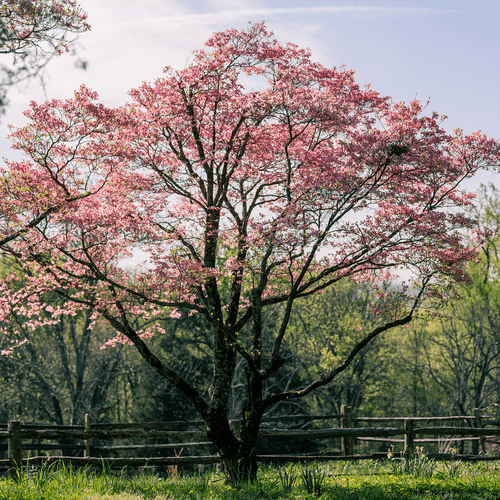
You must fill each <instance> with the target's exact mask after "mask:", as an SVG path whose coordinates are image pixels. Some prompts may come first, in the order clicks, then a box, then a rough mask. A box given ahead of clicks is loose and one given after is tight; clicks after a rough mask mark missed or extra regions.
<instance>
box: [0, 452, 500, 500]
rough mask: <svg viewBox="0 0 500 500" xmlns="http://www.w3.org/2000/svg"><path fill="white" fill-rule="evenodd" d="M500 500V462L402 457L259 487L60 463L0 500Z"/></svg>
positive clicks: (287, 475) (270, 480)
mask: <svg viewBox="0 0 500 500" xmlns="http://www.w3.org/2000/svg"><path fill="white" fill-rule="evenodd" d="M281 498H284V499H293V500H298V499H306V500H307V499H316V498H321V499H335V500H399V499H419V500H420V499H426V500H433V499H442V500H450V499H457V500H459V499H460V500H467V499H474V500H500V463H499V462H482V463H478V464H465V463H461V462H458V461H455V462H448V463H446V462H440V463H436V462H433V461H431V460H428V459H427V458H425V457H415V458H414V459H413V460H411V461H409V463H408V464H407V466H406V467H404V466H403V464H402V463H401V462H400V461H396V460H393V461H391V460H385V461H383V462H375V461H370V462H366V461H365V462H359V463H353V462H335V463H328V464H309V465H308V466H305V465H295V466H293V465H287V466H284V467H281V468H279V467H278V466H275V467H271V466H266V465H263V466H262V467H261V469H260V472H259V480H258V481H257V482H256V483H254V484H248V483H242V484H233V485H232V486H229V485H226V484H224V476H223V474H222V473H220V472H215V471H205V472H204V473H203V474H201V475H198V476H195V477H190V476H185V477H181V476H180V475H177V476H174V477H168V478H166V479H162V478H161V477H159V476H158V475H154V474H152V473H143V474H137V475H135V476H130V475H128V474H126V473H125V471H122V473H120V474H118V475H117V474H113V473H111V472H110V471H104V472H97V473H96V472H90V471H85V470H73V469H71V468H64V467H62V468H58V469H53V470H44V469H40V470H33V471H30V472H29V473H23V474H22V475H21V476H20V477H19V480H18V481H17V482H14V481H13V480H10V479H5V478H2V479H0V499H2V500H59V499H61V500H119V499H120V500H183V499H186V500H187V499H204V500H205V499H208V500H215V499H227V500H262V499H281Z"/></svg>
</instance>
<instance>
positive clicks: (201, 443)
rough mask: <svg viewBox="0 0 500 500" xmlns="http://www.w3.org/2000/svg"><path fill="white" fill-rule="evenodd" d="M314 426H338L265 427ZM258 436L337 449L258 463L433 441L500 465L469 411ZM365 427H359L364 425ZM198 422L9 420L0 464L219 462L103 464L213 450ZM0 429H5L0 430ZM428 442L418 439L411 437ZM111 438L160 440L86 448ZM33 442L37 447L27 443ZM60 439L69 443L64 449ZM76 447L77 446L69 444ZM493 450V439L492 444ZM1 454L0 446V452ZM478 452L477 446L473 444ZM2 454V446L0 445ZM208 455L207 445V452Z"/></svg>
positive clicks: (485, 429) (351, 421) (148, 462)
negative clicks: (471, 450) (461, 446)
mask: <svg viewBox="0 0 500 500" xmlns="http://www.w3.org/2000/svg"><path fill="white" fill-rule="evenodd" d="M319 420H336V421H337V422H339V423H340V427H328V428H323V429H278V428H266V427H267V426H269V425H273V424H274V425H276V423H279V424H280V425H283V424H286V423H293V422H295V423H296V424H297V423H299V424H302V425H303V424H305V423H308V422H313V421H319ZM377 422H381V423H389V422H390V423H394V424H395V425H397V427H396V426H392V427H373V424H374V423H377ZM426 422H439V423H444V422H448V424H447V426H445V427H439V426H436V427H422V424H424V423H426ZM450 422H451V423H453V422H455V423H457V422H459V423H465V424H466V425H467V426H466V427H456V426H452V425H451V424H450ZM262 423H263V426H262V428H261V430H260V432H259V441H275V440H295V441H296V440H303V439H304V440H322V439H332V438H340V440H341V449H340V450H339V451H335V452H330V453H326V454H320V455H318V454H317V453H316V454H314V455H312V454H309V455H258V456H257V459H258V460H260V461H291V460H360V459H367V458H371V459H373V458H376V459H379V458H386V457H387V452H384V453H381V452H378V453H369V454H355V453H354V442H355V441H356V442H357V443H358V446H359V444H361V443H367V442H383V443H386V444H393V443H394V444H395V443H400V444H401V445H403V446H404V453H405V454H411V453H413V452H414V451H415V447H416V446H417V445H419V444H423V443H436V442H439V441H441V442H442V441H443V439H444V440H446V441H447V442H448V443H450V442H451V441H453V442H454V443H455V442H459V441H465V440H466V441H474V440H476V441H477V442H478V445H480V447H481V450H482V452H483V454H482V455H457V454H453V455H452V454H451V453H450V452H449V450H448V452H447V453H429V454H428V456H429V457H430V458H435V459H438V460H439V459H450V458H452V457H453V456H454V457H455V458H457V459H461V460H469V461H476V460H500V455H491V454H487V442H488V441H490V442H491V440H492V439H495V438H497V436H499V435H500V428H499V426H500V422H498V421H495V420H494V419H492V418H488V417H486V416H484V415H481V413H480V412H479V411H475V414H474V415H471V416H463V415H461V416H449V417H378V418H372V417H354V416H353V415H352V412H351V409H350V408H349V407H345V406H343V407H342V411H341V414H340V415H327V416H290V417H276V418H267V419H263V421H262ZM367 424H368V425H369V426H368V427H364V425H367ZM240 425H241V422H240V421H237V420H233V421H232V422H231V427H232V429H233V432H234V433H235V434H236V435H237V436H238V435H239V429H240ZM204 427H205V424H204V422H203V421H193V422H168V423H163V424H158V423H140V424H91V423H90V421H89V417H88V415H86V416H85V425H83V426H50V425H35V424H21V422H20V421H16V420H14V421H10V422H9V423H8V425H7V426H5V424H4V425H3V426H2V425H0V429H1V430H0V439H2V438H3V439H6V440H7V443H8V444H7V449H8V458H6V459H0V466H3V467H6V468H8V469H9V471H10V473H11V475H13V476H14V475H15V471H16V469H19V468H20V467H22V466H26V465H27V464H28V463H29V464H30V465H46V466H48V465H51V464H53V463H55V462H63V463H71V464H72V465H73V466H90V467H102V466H103V464H106V465H107V466H109V467H145V466H160V465H161V466H178V465H181V464H214V463H219V462H220V461H221V460H220V457H219V456H218V455H216V454H212V455H202V456H178V455H179V453H176V456H175V457H145V458H109V457H105V455H106V452H108V453H109V452H112V451H134V452H136V451H142V452H146V451H148V452H151V451H155V452H158V451H160V450H169V449H170V450H179V449H183V450H184V449H189V448H198V449H199V448H203V447H212V445H211V443H210V442H209V441H207V440H206V434H205V431H204ZM3 429H5V430H3ZM419 435H423V436H433V437H431V438H428V437H427V438H419V439H417V436H419ZM115 439H120V440H123V439H127V440H130V439H141V440H156V441H163V443H160V444H157V443H155V444H139V445H137V444H136V445H131V444H119V445H113V446H103V445H99V446H98V445H92V442H93V441H101V440H104V441H106V440H115ZM33 440H35V441H36V442H33ZM50 440H63V441H65V443H59V444H48V443H44V442H42V441H50ZM67 440H70V442H69V443H68V441H67ZM78 440H79V441H81V443H80V444H78V443H75V442H74V441H78ZM494 442H495V443H497V444H498V442H497V441H494ZM0 448H1V446H0ZM477 448H479V446H477ZM4 449H5V446H4ZM64 449H72V450H83V457H76V456H64V455H62V456H59V455H58V456H50V455H43V456H40V455H38V453H39V452H40V450H46V451H50V450H64ZM212 450H214V449H213V447H212ZM23 451H25V452H30V451H35V453H34V455H35V456H32V457H29V455H28V456H26V457H24V458H23Z"/></svg>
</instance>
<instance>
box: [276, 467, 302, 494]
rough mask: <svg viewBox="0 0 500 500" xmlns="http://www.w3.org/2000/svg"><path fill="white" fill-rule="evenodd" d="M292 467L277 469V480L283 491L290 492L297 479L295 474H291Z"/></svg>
mask: <svg viewBox="0 0 500 500" xmlns="http://www.w3.org/2000/svg"><path fill="white" fill-rule="evenodd" d="M293 470H294V466H293V465H290V467H288V468H286V467H278V478H279V481H280V483H281V486H282V488H283V490H285V491H291V490H292V487H293V483H294V482H295V480H296V479H297V474H293Z"/></svg>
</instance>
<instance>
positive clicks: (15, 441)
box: [7, 420, 23, 480]
mask: <svg viewBox="0 0 500 500" xmlns="http://www.w3.org/2000/svg"><path fill="white" fill-rule="evenodd" d="M7 430H8V431H9V432H10V436H9V441H8V454H9V459H10V468H9V476H10V477H11V478H12V479H14V480H17V478H18V477H19V472H20V471H21V470H22V466H23V445H22V443H23V442H22V439H21V422H20V421H19V420H10V421H9V424H8V427H7Z"/></svg>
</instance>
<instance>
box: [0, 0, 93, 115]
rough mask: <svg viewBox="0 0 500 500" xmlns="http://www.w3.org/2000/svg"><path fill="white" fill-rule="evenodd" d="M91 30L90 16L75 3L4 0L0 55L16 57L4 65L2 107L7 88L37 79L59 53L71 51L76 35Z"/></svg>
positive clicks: (0, 14) (0, 4)
mask: <svg viewBox="0 0 500 500" xmlns="http://www.w3.org/2000/svg"><path fill="white" fill-rule="evenodd" d="M89 29H90V25H89V24H88V23H87V14H86V13H85V12H84V11H83V10H82V9H81V7H80V6H79V5H78V4H77V3H76V2H75V1H74V0H2V2H0V54H4V55H8V54H10V55H11V56H12V61H11V64H10V65H2V66H0V73H1V75H2V76H1V80H0V91H1V92H2V95H1V96H0V99H1V100H0V105H2V106H5V93H6V89H7V87H9V86H11V85H16V84H17V83H19V82H21V81H23V80H27V79H30V78H33V77H36V76H40V72H41V70H42V69H43V68H44V67H45V65H46V64H47V63H48V61H49V60H50V59H51V58H52V56H54V55H55V54H61V53H63V52H68V51H69V47H68V43H70V42H71V41H73V40H72V36H71V35H72V34H78V33H82V32H84V31H87V30H89Z"/></svg>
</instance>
